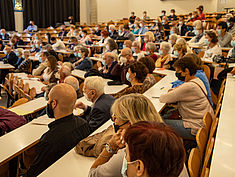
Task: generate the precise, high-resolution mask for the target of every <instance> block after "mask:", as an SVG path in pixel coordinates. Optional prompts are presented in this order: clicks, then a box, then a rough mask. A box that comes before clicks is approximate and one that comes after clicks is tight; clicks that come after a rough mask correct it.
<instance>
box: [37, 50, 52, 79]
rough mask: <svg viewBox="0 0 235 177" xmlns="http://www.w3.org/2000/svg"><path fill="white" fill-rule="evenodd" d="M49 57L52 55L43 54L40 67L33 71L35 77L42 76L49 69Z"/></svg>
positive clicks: (40, 58)
mask: <svg viewBox="0 0 235 177" xmlns="http://www.w3.org/2000/svg"><path fill="white" fill-rule="evenodd" d="M49 55H50V54H49V53H48V52H43V53H41V56H40V57H39V62H40V65H39V66H38V67H37V68H36V69H34V70H33V76H41V74H42V73H43V71H44V70H45V69H46V67H47V63H46V59H47V57H48V56H49Z"/></svg>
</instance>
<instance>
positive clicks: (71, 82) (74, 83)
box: [64, 76, 79, 91]
mask: <svg viewBox="0 0 235 177" xmlns="http://www.w3.org/2000/svg"><path fill="white" fill-rule="evenodd" d="M64 83H66V84H69V85H71V86H72V87H73V88H74V89H75V90H76V91H77V90H78V89H79V82H78V80H77V79H76V78H75V77H73V76H68V77H66V78H65V80H64Z"/></svg>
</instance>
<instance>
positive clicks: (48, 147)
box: [24, 114, 90, 177]
mask: <svg viewBox="0 0 235 177" xmlns="http://www.w3.org/2000/svg"><path fill="white" fill-rule="evenodd" d="M48 127H49V130H48V131H47V132H46V133H44V134H43V135H42V137H41V138H40V141H39V143H38V144H37V150H36V155H35V158H34V161H33V164H32V165H31V166H30V168H29V170H28V171H27V173H26V174H25V175H24V177H35V176H38V175H39V174H40V173H42V172H43V171H44V170H45V169H47V168H48V167H49V166H50V165H52V164H53V163H54V162H56V161H57V160H58V159H59V158H61V157H62V156H63V155H64V154H66V153H67V152H69V151H70V150H71V149H72V148H73V147H75V146H76V145H77V144H78V142H79V141H80V140H82V139H84V138H86V137H87V136H88V135H89V134H90V132H89V127H88V124H87V122H86V121H85V120H83V119H81V118H78V117H75V116H74V115H73V114H71V115H68V116H66V117H63V118H60V119H57V120H55V121H53V122H52V123H50V124H49V125H48Z"/></svg>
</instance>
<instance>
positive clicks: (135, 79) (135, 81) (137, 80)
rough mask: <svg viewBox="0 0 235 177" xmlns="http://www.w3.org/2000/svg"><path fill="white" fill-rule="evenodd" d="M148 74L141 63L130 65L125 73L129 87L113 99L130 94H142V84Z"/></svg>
mask: <svg viewBox="0 0 235 177" xmlns="http://www.w3.org/2000/svg"><path fill="white" fill-rule="evenodd" d="M147 74H148V68H147V67H146V66H145V65H144V64H143V63H141V62H138V61H137V62H135V63H132V64H131V65H130V66H129V69H128V72H127V73H126V79H127V80H128V81H129V82H130V83H131V87H129V88H126V89H124V90H123V91H122V92H120V93H117V94H114V95H113V96H114V98H119V97H121V96H122V95H127V94H130V93H144V92H145V91H146V90H144V88H145V87H144V85H143V82H144V80H145V78H146V76H147Z"/></svg>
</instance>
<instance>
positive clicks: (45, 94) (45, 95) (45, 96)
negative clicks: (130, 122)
mask: <svg viewBox="0 0 235 177" xmlns="http://www.w3.org/2000/svg"><path fill="white" fill-rule="evenodd" d="M44 98H45V100H46V101H48V98H47V93H46V92H44Z"/></svg>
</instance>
